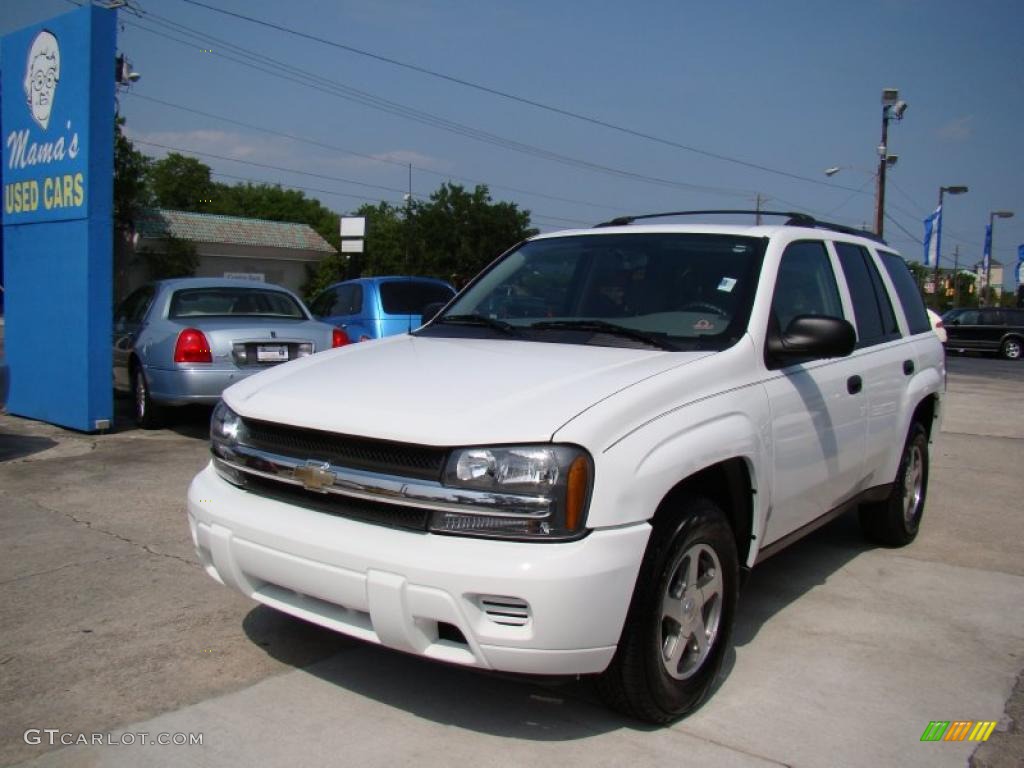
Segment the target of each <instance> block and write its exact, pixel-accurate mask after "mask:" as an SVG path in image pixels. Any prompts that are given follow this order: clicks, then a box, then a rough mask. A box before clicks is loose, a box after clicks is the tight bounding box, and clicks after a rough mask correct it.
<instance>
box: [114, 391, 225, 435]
mask: <svg viewBox="0 0 1024 768" xmlns="http://www.w3.org/2000/svg"><path fill="white" fill-rule="evenodd" d="M134 407H135V405H134V403H133V402H132V400H131V398H130V397H126V396H125V397H115V398H114V428H113V429H112V430H111V432H112V433H113V434H120V433H124V432H146V430H143V429H140V428H139V427H138V426H136V424H135V415H134V414H135V411H134ZM212 411H213V407H212V406H209V405H184V406H181V407H178V408H165V409H164V411H163V413H164V424H163V429H168V430H170V431H171V432H175V433H177V434H179V435H181V436H182V437H191V438H194V439H196V440H208V439H209V437H210V413H211V412H212ZM154 431H156V430H154Z"/></svg>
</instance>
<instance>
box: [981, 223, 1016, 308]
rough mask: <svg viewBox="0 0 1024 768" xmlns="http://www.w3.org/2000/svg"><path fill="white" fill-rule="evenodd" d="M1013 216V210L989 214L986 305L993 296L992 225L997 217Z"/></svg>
mask: <svg viewBox="0 0 1024 768" xmlns="http://www.w3.org/2000/svg"><path fill="white" fill-rule="evenodd" d="M1012 217H1013V211H992V212H991V213H989V215H988V233H987V234H988V237H986V238H985V241H986V242H985V244H986V245H987V246H988V252H987V253H986V254H985V292H984V293H983V294H982V298H983V299H984V300H985V304H984V306H986V307H987V306H988V297H989V296H991V295H992V294H991V289H990V288H989V283H991V282H992V251H993V248H992V240H993V237H992V225H993V224H995V220H996V219H1009V218H1012Z"/></svg>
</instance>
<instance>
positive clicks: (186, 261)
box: [138, 235, 199, 280]
mask: <svg viewBox="0 0 1024 768" xmlns="http://www.w3.org/2000/svg"><path fill="white" fill-rule="evenodd" d="M161 242H162V243H163V248H160V249H152V248H143V249H142V250H140V251H139V252H138V256H139V257H140V258H141V259H142V260H143V261H144V262H145V263H146V267H147V268H148V270H149V277H150V279H151V280H164V279H167V278H171V277H192V276H193V275H194V274H195V273H196V267H198V266H199V257H198V256H197V255H196V247H195V246H194V245H193V244H192V243H190V242H189V241H188V240H180V239H179V238H177V237H174V236H173V235H167V236H166V237H164V238H162V239H161Z"/></svg>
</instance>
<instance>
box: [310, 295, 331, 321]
mask: <svg viewBox="0 0 1024 768" xmlns="http://www.w3.org/2000/svg"><path fill="white" fill-rule="evenodd" d="M334 298H335V292H334V291H324V292H323V293H321V294H320V295H319V296H317V297H316V299H314V300H313V303H312V304H310V305H309V311H310V312H312V313H313V315H314V316H316V317H327V316H329V315H332V314H334V313H333V312H331V308H332V307H333V306H334Z"/></svg>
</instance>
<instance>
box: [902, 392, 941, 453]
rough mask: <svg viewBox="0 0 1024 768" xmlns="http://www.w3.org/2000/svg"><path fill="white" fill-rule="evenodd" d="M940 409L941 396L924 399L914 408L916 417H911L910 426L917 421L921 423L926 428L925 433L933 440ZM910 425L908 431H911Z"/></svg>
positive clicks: (929, 396)
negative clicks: (933, 428)
mask: <svg viewBox="0 0 1024 768" xmlns="http://www.w3.org/2000/svg"><path fill="white" fill-rule="evenodd" d="M938 409H939V396H938V395H935V394H932V395H927V396H926V397H924V398H923V399H922V400H921V401H920V402H919V403H918V404H917V406H916V407H915V408H914V415H913V416H911V417H910V424H913V423H914V422H915V421H919V422H920V423H921V426H922V427H924V431H925V432H926V433H927V435H928V440H929V441H930V440H931V439H932V427H933V426H934V424H935V421H936V419H937V418H938V415H939V413H938ZM910 424H908V425H907V430H908V432H909V430H910Z"/></svg>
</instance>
